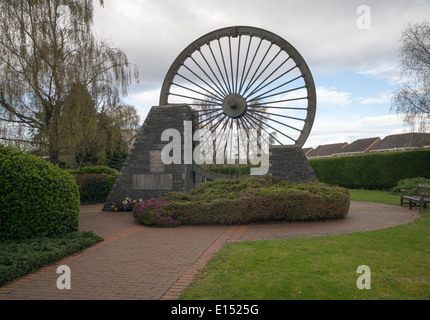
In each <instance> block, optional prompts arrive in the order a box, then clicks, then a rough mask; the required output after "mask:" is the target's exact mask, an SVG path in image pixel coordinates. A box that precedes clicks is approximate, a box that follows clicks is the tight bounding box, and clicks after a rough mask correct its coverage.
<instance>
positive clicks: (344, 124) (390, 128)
mask: <svg viewBox="0 0 430 320" xmlns="http://www.w3.org/2000/svg"><path fill="white" fill-rule="evenodd" d="M402 125H403V121H402V117H401V115H397V114H385V115H380V116H370V117H362V118H359V119H347V118H346V119H342V120H339V119H328V118H321V117H320V118H316V119H315V123H314V126H313V128H312V131H311V134H310V136H309V138H308V140H307V142H306V144H305V146H306V147H314V148H316V147H317V146H318V145H323V144H331V143H340V142H348V143H350V142H351V141H352V140H356V139H363V138H372V137H380V138H384V137H385V136H387V135H391V134H398V133H402V132H403V131H404V129H403V126H402Z"/></svg>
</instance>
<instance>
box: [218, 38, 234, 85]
mask: <svg viewBox="0 0 430 320" xmlns="http://www.w3.org/2000/svg"><path fill="white" fill-rule="evenodd" d="M218 47H219V50H220V52H221V58H222V59H221V60H222V64H223V66H224V71H225V77H226V79H227V88H228V93H231V87H230V79H229V78H228V72H227V67H226V65H225V59H224V52H223V50H222V47H221V41H219V39H218Z"/></svg>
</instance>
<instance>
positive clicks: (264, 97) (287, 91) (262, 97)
mask: <svg viewBox="0 0 430 320" xmlns="http://www.w3.org/2000/svg"><path fill="white" fill-rule="evenodd" d="M305 88H306V86H301V87H297V88H294V89H290V90H285V91H281V92H276V93H273V94H271V95H268V96H258V97H256V98H254V99H251V100H248V102H251V101H257V100H263V99H267V98H270V97H274V96H277V95H281V94H284V93H289V92H293V91H296V90H300V89H305Z"/></svg>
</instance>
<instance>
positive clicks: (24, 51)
mask: <svg viewBox="0 0 430 320" xmlns="http://www.w3.org/2000/svg"><path fill="white" fill-rule="evenodd" d="M100 4H101V5H103V1H102V0H100ZM93 13H94V12H93V1H92V0H80V1H75V0H21V1H13V0H12V1H11V0H0V71H1V73H0V74H1V75H0V123H1V125H0V127H1V128H2V133H3V138H4V139H8V137H11V136H12V137H13V134H15V135H16V134H17V132H16V125H18V126H19V128H21V130H22V129H23V128H25V129H26V133H29V132H30V133H33V135H36V134H37V136H38V137H39V139H38V141H37V143H38V145H39V146H40V147H41V148H43V149H44V150H46V152H47V154H48V155H49V158H50V161H51V162H53V163H58V160H59V150H60V139H59V129H60V117H61V115H62V113H63V111H64V108H65V101H66V99H67V97H68V96H69V92H71V90H72V87H73V85H74V84H76V83H79V84H81V85H82V86H84V87H85V88H86V90H88V92H89V93H90V95H91V96H92V97H93V99H94V101H96V105H97V106H99V107H101V106H105V107H106V108H109V107H112V106H115V105H119V104H120V103H121V97H122V96H123V95H125V94H126V93H127V88H128V86H129V85H130V84H131V82H132V80H133V78H134V79H136V80H137V78H138V74H137V69H136V68H134V70H133V71H134V72H132V70H131V69H132V68H131V65H130V64H129V62H128V60H127V56H126V55H125V53H124V52H122V51H121V50H119V49H115V48H111V47H110V45H109V44H108V43H107V42H105V41H103V40H97V39H96V38H95V36H94V34H93V32H92V29H91V28H92V24H93ZM0 138H2V137H0ZM31 142H34V141H31Z"/></svg>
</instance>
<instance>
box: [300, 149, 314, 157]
mask: <svg viewBox="0 0 430 320" xmlns="http://www.w3.org/2000/svg"><path fill="white" fill-rule="evenodd" d="M302 150H303V153H304V154H305V155H307V154H308V153H309V152H311V151H312V150H314V148H312V147H310V148H302Z"/></svg>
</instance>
